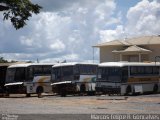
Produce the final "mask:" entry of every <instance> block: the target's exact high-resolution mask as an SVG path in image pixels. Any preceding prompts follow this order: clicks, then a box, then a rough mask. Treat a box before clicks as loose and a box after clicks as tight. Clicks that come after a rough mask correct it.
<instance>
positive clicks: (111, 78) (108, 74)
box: [98, 67, 122, 82]
mask: <svg viewBox="0 0 160 120" xmlns="http://www.w3.org/2000/svg"><path fill="white" fill-rule="evenodd" d="M121 73H122V72H121V68H119V67H100V68H98V80H103V81H108V82H121V75H122V74H121Z"/></svg>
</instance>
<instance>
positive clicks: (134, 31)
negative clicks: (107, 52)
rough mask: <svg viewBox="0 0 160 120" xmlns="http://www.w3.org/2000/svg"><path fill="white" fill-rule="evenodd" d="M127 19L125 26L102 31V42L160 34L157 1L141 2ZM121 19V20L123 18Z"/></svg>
mask: <svg viewBox="0 0 160 120" xmlns="http://www.w3.org/2000/svg"><path fill="white" fill-rule="evenodd" d="M119 14H121V13H119ZM120 16H121V15H120ZM126 18H127V19H126V21H123V22H124V24H122V25H117V26H116V28H115V29H107V30H100V40H101V41H102V42H106V41H110V40H115V39H125V38H126V37H128V38H129V37H136V36H145V35H158V34H160V29H159V28H160V3H159V2H158V1H157V0H153V1H149V0H142V1H140V2H139V3H137V4H136V5H135V6H133V7H131V8H130V9H129V10H128V12H127V15H126ZM119 19H120V20H121V17H119Z"/></svg>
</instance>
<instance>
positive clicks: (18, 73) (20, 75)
mask: <svg viewBox="0 0 160 120" xmlns="http://www.w3.org/2000/svg"><path fill="white" fill-rule="evenodd" d="M23 81H25V68H9V69H8V70H7V77H6V83H12V82H23Z"/></svg>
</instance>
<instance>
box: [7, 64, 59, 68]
mask: <svg viewBox="0 0 160 120" xmlns="http://www.w3.org/2000/svg"><path fill="white" fill-rule="evenodd" d="M55 64H56V63H25V64H15V65H10V66H9V67H8V68H16V67H29V66H38V65H52V66H53V65H55Z"/></svg>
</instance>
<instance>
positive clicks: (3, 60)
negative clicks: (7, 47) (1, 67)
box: [0, 57, 8, 63]
mask: <svg viewBox="0 0 160 120" xmlns="http://www.w3.org/2000/svg"><path fill="white" fill-rule="evenodd" d="M0 63H8V61H7V60H5V59H4V58H3V57H0Z"/></svg>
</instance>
